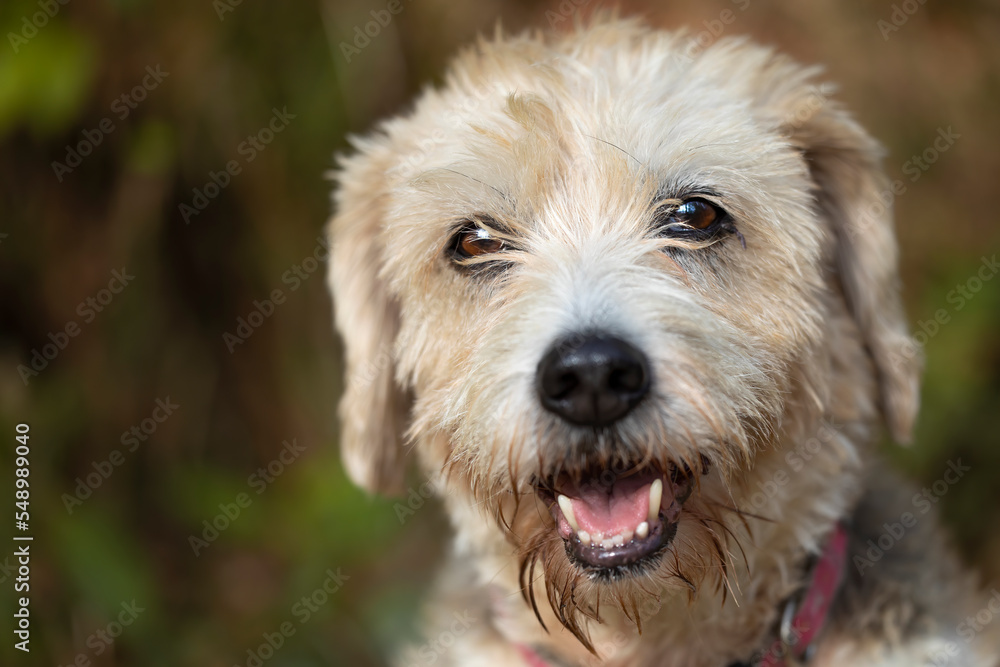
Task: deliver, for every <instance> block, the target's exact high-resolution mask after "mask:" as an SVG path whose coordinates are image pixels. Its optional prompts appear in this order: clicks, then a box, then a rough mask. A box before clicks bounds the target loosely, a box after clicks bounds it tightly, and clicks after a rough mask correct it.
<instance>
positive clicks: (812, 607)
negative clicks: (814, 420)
mask: <svg viewBox="0 0 1000 667" xmlns="http://www.w3.org/2000/svg"><path fill="white" fill-rule="evenodd" d="M846 562H847V529H846V528H845V527H844V524H842V523H837V525H836V527H835V528H834V531H833V534H832V535H830V538H829V539H828V540H827V543H826V549H824V551H823V555H822V556H820V559H819V560H818V561H817V562H816V565H815V566H814V567H813V568H812V576H811V578H810V581H809V586H808V588H805V589H803V592H802V593H800V594H799V595H795V596H793V597H792V598H791V599H790V600H789V601H788V602H787V603H786V604H785V608H784V611H783V612H782V614H781V625H780V627H779V630H778V638H777V639H776V640H775V641H774V642H773V643H772V644H771V646H770V647H769V648H768V649H767V651H765V652H764V653H763V654H762V655H758V656H755V657H754V659H753V660H752V661H751V662H750V663H740V662H738V663H734V664H733V665H731V666H730V667H742V666H743V665H748V664H750V665H754V666H755V667H757V666H759V667H788V662H787V660H786V659H787V658H788V657H789V656H793V657H794V658H795V659H796V660H798V661H801V662H805V661H808V660H809V658H810V657H811V654H812V651H813V649H814V647H815V644H814V642H815V640H816V636H817V635H819V633H820V631H821V630H822V629H823V628H824V626H825V625H826V621H827V618H828V617H829V615H830V607H831V606H832V605H833V600H834V598H836V595H837V591H838V590H839V589H840V584H841V583H842V582H843V579H844V565H845V563H846ZM515 647H516V648H517V652H518V653H520V654H521V658H522V659H523V661H524V664H525V665H526V667H549V664H548V663H547V662H545V660H543V659H542V657H541V656H540V655H538V653H537V652H536V651H535V650H534V649H532V648H531V647H530V646H528V645H526V644H515Z"/></svg>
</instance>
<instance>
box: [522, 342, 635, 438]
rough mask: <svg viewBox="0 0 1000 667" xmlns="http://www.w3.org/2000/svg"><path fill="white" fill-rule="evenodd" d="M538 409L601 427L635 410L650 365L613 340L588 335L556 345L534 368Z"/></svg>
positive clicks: (629, 345) (622, 344) (627, 344)
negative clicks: (540, 404) (544, 409)
mask: <svg viewBox="0 0 1000 667" xmlns="http://www.w3.org/2000/svg"><path fill="white" fill-rule="evenodd" d="M536 383H537V389H538V395H539V398H540V399H541V402H542V405H543V406H544V407H545V408H546V409H547V410H549V411H550V412H553V413H555V414H557V415H559V416H560V417H562V418H563V419H565V420H566V421H568V422H571V423H573V424H578V425H581V426H606V425H608V424H611V423H613V422H615V421H617V420H619V419H621V418H622V417H624V416H625V415H626V414H628V412H629V411H630V410H631V409H632V408H634V407H635V406H636V405H637V404H638V403H639V401H640V400H642V397H643V396H645V395H646V392H647V391H648V390H649V362H648V360H647V359H646V355H644V354H643V353H642V352H641V351H640V350H638V349H637V348H636V347H635V346H633V345H631V344H629V343H628V342H626V341H624V340H622V339H620V338H616V337H613V336H606V335H604V336H602V335H598V334H592V335H588V336H584V337H579V336H576V337H574V338H572V339H568V340H566V341H560V342H558V343H557V344H556V345H554V346H553V347H552V349H550V350H549V351H548V352H547V353H546V354H545V356H544V357H542V360H541V362H540V363H539V364H538V372H537V379H536Z"/></svg>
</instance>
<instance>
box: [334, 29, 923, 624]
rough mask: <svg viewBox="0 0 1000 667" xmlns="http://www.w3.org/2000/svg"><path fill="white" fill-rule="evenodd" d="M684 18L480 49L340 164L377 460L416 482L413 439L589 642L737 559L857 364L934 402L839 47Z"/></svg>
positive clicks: (345, 320) (350, 291)
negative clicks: (693, 23)
mask: <svg viewBox="0 0 1000 667" xmlns="http://www.w3.org/2000/svg"><path fill="white" fill-rule="evenodd" d="M686 43H687V42H686V39H684V38H683V37H680V36H673V35H669V34H663V33H654V32H648V31H644V30H642V29H641V28H639V27H637V26H636V25H634V24H631V23H608V24H599V25H596V26H593V27H590V28H588V29H585V30H583V31H581V32H580V33H577V34H574V35H570V36H566V37H564V38H562V39H557V40H555V41H549V42H546V41H543V40H541V39H536V38H520V39H514V40H507V41H504V40H500V41H498V42H497V43H490V44H482V45H480V47H479V48H478V49H477V50H476V51H474V52H469V53H466V54H464V55H463V56H462V57H461V58H460V59H459V60H458V61H457V63H456V65H455V68H454V70H453V71H452V72H451V74H450V76H449V78H448V79H447V82H446V85H445V86H444V87H443V89H441V90H439V91H433V92H429V93H427V94H426V95H425V96H424V97H423V98H422V99H421V100H420V102H419V103H418V104H417V106H416V108H415V110H414V111H413V112H412V113H411V114H409V115H408V116H405V117H402V118H399V119H394V120H392V121H390V122H388V123H386V124H384V125H383V127H382V129H381V132H379V133H378V134H376V135H373V136H372V137H370V138H368V139H365V140H361V141H358V142H357V148H358V150H359V152H358V153H357V154H356V155H354V156H352V157H350V158H347V159H345V160H343V161H342V166H341V171H340V174H339V180H340V188H339V191H338V212H337V215H336V217H335V218H334V221H333V223H332V235H333V241H334V244H335V250H334V255H333V263H332V271H331V284H332V287H333V290H334V294H335V298H336V305H337V321H338V326H339V328H340V330H341V331H342V333H343V335H344V338H345V341H346V343H347V348H346V351H347V361H348V379H347V388H346V393H345V398H344V401H343V403H342V413H341V414H342V418H343V420H344V436H343V447H344V454H345V462H346V464H347V467H348V470H349V472H350V473H351V474H352V476H353V477H354V479H355V480H356V481H358V482H359V483H360V484H362V485H364V486H366V487H368V488H371V489H391V488H393V487H394V486H396V487H398V485H399V483H400V481H401V479H402V472H403V467H404V463H405V459H404V453H405V452H406V451H407V450H408V447H409V445H410V443H412V446H413V447H415V448H416V450H417V451H418V452H419V456H420V459H421V461H422V464H423V466H424V469H425V470H426V471H427V472H428V473H429V474H431V475H432V476H433V477H434V478H435V479H436V480H438V481H439V482H440V483H441V484H443V485H445V486H447V488H448V489H449V490H450V491H454V492H455V493H456V495H457V498H458V499H457V500H455V501H454V502H457V503H465V504H466V505H468V506H478V507H479V508H480V509H481V510H482V512H483V514H484V516H486V517H489V520H490V521H491V522H492V525H493V530H494V531H495V532H496V533H498V534H500V535H502V536H503V539H504V540H505V543H507V544H509V545H511V554H512V557H515V558H517V560H518V561H519V565H520V567H521V572H522V581H523V582H527V581H528V580H529V579H533V577H534V576H535V574H534V570H535V569H536V567H538V568H539V570H540V573H541V574H544V578H545V586H546V590H547V592H548V597H549V600H550V602H551V603H552V606H553V610H554V611H555V612H556V614H557V617H559V618H560V620H561V621H562V622H563V623H564V624H565V625H566V626H567V627H569V628H570V629H571V630H574V631H575V632H576V633H577V634H578V635H580V636H581V638H583V636H584V634H585V633H584V632H583V631H582V628H581V625H580V619H581V617H588V616H589V617H593V616H595V615H596V610H595V602H596V600H597V599H598V598H599V597H600V596H601V595H603V594H610V595H611V596H612V597H614V598H615V599H616V600H617V601H618V602H619V603H620V604H621V605H622V606H623V607H624V608H625V609H626V611H629V605H633V606H634V603H635V601H634V596H635V595H638V594H640V593H648V592H649V591H650V590H651V589H659V590H663V589H665V588H670V587H677V588H683V589H686V590H692V591H697V590H698V589H699V587H700V586H701V583H702V582H703V581H704V580H705V578H706V577H710V576H718V575H720V574H721V573H722V572H724V570H725V567H726V565H727V563H728V562H729V559H730V555H729V554H730V552H731V550H732V549H733V546H732V545H730V544H728V539H729V537H728V535H729V534H731V529H730V526H731V525H732V522H733V520H734V517H735V519H736V520H737V521H738V520H739V518H738V517H739V514H740V499H741V497H742V495H741V494H742V493H743V492H744V489H745V487H746V486H747V482H748V480H750V479H752V477H753V474H754V473H753V470H754V464H755V461H756V459H757V457H758V455H759V454H760V452H763V451H768V450H769V449H774V448H775V447H778V446H780V443H781V442H782V440H783V438H787V437H788V435H789V433H790V429H793V428H796V427H803V428H804V427H808V423H807V422H809V420H810V419H814V420H818V419H819V418H820V417H822V416H823V415H827V414H829V412H830V406H831V404H832V403H834V402H835V401H836V398H837V396H838V395H840V394H843V393H844V391H845V388H844V387H845V386H846V385H850V386H852V387H855V388H856V387H858V386H860V387H862V388H864V387H868V389H867V390H864V389H863V390H862V392H861V393H862V394H864V393H868V394H871V395H868V396H861V397H859V398H858V399H857V404H856V405H855V406H854V407H855V409H856V410H857V411H859V413H861V414H862V417H863V416H864V413H865V409H866V406H870V405H873V404H876V403H877V404H878V405H880V406H881V407H882V411H883V413H884V414H885V415H886V417H887V419H888V422H889V424H890V426H891V427H892V428H893V430H894V432H895V434H896V435H897V437H901V438H903V437H905V436H906V433H907V430H908V428H909V423H910V420H911V419H912V413H913V411H914V410H915V403H916V398H915V393H916V380H915V363H913V361H914V360H913V358H912V355H911V356H907V354H906V353H905V352H906V350H907V348H905V347H904V346H901V344H902V342H903V341H904V340H905V338H904V337H905V329H904V327H903V323H902V318H901V316H900V310H899V304H898V302H897V300H896V295H895V291H894V290H895V286H894V277H895V276H894V266H895V246H894V243H893V240H892V233H891V229H890V226H889V223H888V212H887V211H886V210H885V208H884V206H883V207H882V209H881V210H879V209H878V207H877V206H875V204H878V196H879V190H880V188H881V187H882V179H881V176H880V175H879V171H878V169H877V166H876V161H877V151H876V149H875V147H874V145H873V144H872V142H871V141H870V140H869V139H868V138H867V136H866V135H864V134H863V133H862V132H861V131H860V130H859V129H858V128H857V127H856V126H855V125H854V124H853V122H852V121H850V120H849V118H847V116H846V115H845V114H843V112H841V111H840V110H839V109H838V108H837V107H836V106H835V104H834V103H832V102H831V101H829V100H828V99H827V96H826V91H824V89H822V88H818V87H817V86H816V85H815V84H813V83H812V82H811V72H808V71H805V70H802V69H800V68H799V67H797V66H796V65H794V64H792V63H790V62H788V61H786V60H783V59H780V58H777V57H775V56H773V55H772V54H771V53H770V52H767V51H765V50H762V49H759V48H756V47H752V46H749V45H746V44H745V43H742V42H726V43H720V44H717V45H715V46H712V47H710V48H709V49H707V50H706V51H705V52H703V53H699V54H696V55H694V56H692V55H691V54H690V49H688V48H686ZM893 350H896V352H897V353H896V354H895V355H894V354H893V353H892V352H893ZM852 355H867V356H868V357H870V358H871V362H870V363H869V373H868V377H866V378H861V379H860V383H859V378H857V377H855V376H851V377H843V376H842V367H843V365H844V363H843V362H844V359H845V358H848V357H850V356H852ZM875 394H878V395H875ZM651 583H652V584H653V585H651ZM525 590H526V591H529V590H530V592H531V593H533V588H532V587H531V586H525ZM532 600H533V597H532Z"/></svg>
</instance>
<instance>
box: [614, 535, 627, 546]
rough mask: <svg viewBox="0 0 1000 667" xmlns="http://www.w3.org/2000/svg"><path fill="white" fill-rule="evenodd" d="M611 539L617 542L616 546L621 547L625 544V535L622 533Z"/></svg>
mask: <svg viewBox="0 0 1000 667" xmlns="http://www.w3.org/2000/svg"><path fill="white" fill-rule="evenodd" d="M611 541H612V542H614V543H615V546H616V547H620V546H622V545H623V544H625V536H624V535H622V534H621V533H618V534H617V535H615V536H614V537H613V538H611Z"/></svg>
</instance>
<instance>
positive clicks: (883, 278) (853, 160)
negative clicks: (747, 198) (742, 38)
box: [783, 86, 922, 442]
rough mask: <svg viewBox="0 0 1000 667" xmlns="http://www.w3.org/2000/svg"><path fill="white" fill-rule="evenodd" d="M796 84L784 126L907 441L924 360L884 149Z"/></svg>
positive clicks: (893, 424) (886, 399) (889, 408)
mask: <svg viewBox="0 0 1000 667" xmlns="http://www.w3.org/2000/svg"><path fill="white" fill-rule="evenodd" d="M797 88H798V91H799V95H798V96H797V99H795V100H793V101H792V106H786V107H785V115H784V121H785V122H784V126H785V127H784V129H785V131H786V132H788V134H789V136H790V137H791V139H792V141H793V143H795V144H796V145H797V146H798V147H799V148H800V149H801V150H802V151H803V154H804V156H805V158H806V161H807V162H808V165H809V169H810V172H811V174H812V179H813V181H814V183H815V185H816V197H817V203H818V205H819V208H820V212H821V214H822V215H823V216H825V217H826V219H827V220H828V221H829V223H830V225H831V227H832V230H833V234H834V236H835V243H836V249H835V267H834V268H835V270H836V272H837V275H838V277H839V279H840V283H841V285H842V287H843V291H844V296H845V298H846V300H847V305H848V307H849V308H850V311H851V314H852V315H853V317H854V319H855V321H856V323H857V326H858V329H859V331H860V332H861V335H862V337H863V340H864V343H865V345H866V347H867V349H868V353H869V354H870V355H871V358H872V361H873V363H874V366H875V371H876V373H877V379H878V386H879V393H880V399H881V408H882V412H883V415H884V417H885V421H886V423H887V425H888V427H889V430H890V432H891V434H892V436H893V437H894V438H895V439H896V440H897V441H898V442H909V440H910V439H911V435H912V431H913V423H914V420H915V418H916V414H917V408H918V407H919V402H920V396H919V394H920V378H919V376H920V370H921V366H922V358H921V355H920V351H919V349H917V347H916V346H915V345H914V343H913V342H912V340H911V339H910V337H909V335H908V326H907V323H906V316H905V314H904V311H903V306H902V303H901V301H900V297H899V274H898V254H899V253H898V248H897V245H896V236H895V231H894V227H893V222H892V198H893V196H894V194H893V193H892V189H891V188H892V187H893V186H892V184H891V182H890V181H889V179H888V178H887V176H886V174H885V172H884V171H883V169H882V166H881V158H882V149H881V147H880V146H879V145H878V144H877V143H876V142H875V140H874V139H872V138H871V137H870V136H869V135H868V134H867V133H866V132H865V131H864V130H863V129H862V128H861V127H860V126H859V125H858V124H857V123H856V122H855V121H854V120H853V119H852V118H851V117H850V115H849V114H848V113H847V112H846V111H844V110H843V109H842V108H840V107H839V106H838V105H837V103H836V102H834V101H833V100H830V99H828V96H827V95H826V94H825V93H824V92H823V91H824V89H823V88H818V87H816V86H800V87H797ZM783 106H784V105H783Z"/></svg>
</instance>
